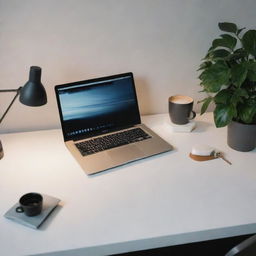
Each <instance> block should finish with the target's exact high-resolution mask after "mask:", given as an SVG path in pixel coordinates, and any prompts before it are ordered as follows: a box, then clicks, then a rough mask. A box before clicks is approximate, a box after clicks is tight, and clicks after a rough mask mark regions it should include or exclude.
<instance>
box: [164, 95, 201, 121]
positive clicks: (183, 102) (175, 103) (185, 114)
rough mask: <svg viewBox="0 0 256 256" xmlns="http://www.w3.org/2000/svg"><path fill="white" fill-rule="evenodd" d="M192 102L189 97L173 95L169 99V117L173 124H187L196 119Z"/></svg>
mask: <svg viewBox="0 0 256 256" xmlns="http://www.w3.org/2000/svg"><path fill="white" fill-rule="evenodd" d="M193 103H194V100H193V99H192V98H191V97H189V96H183V95H175V96H171V97H170V98H169V115H170V118H171V121H172V122H173V123H174V124H187V123H188V122H189V120H191V119H194V118H195V117H196V113H195V112H194V111H193V110H192V109H193Z"/></svg>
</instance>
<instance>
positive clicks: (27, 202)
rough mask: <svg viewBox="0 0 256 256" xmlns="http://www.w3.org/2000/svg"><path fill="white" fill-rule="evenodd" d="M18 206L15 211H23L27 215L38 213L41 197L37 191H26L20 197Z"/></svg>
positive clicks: (41, 205)
mask: <svg viewBox="0 0 256 256" xmlns="http://www.w3.org/2000/svg"><path fill="white" fill-rule="evenodd" d="M19 203H20V206H18V207H17V208H16V212H18V213H23V212H24V213H25V214H26V215H27V216H36V215H39V214H40V213H41V211H42V208H43V197H42V195H40V194H38V193H28V194H25V195H23V196H22V197H21V198H20V201H19Z"/></svg>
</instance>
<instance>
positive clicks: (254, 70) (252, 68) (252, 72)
mask: <svg viewBox="0 0 256 256" xmlns="http://www.w3.org/2000/svg"><path fill="white" fill-rule="evenodd" d="M247 68H248V74H247V77H248V79H249V80H250V81H253V82H256V62H249V63H248V66H247Z"/></svg>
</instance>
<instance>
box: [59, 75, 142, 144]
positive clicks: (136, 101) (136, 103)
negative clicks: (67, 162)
mask: <svg viewBox="0 0 256 256" xmlns="http://www.w3.org/2000/svg"><path fill="white" fill-rule="evenodd" d="M126 76H129V77H131V81H132V89H133V93H134V98H135V105H136V111H137V117H136V119H137V120H136V122H134V123H132V124H131V125H137V124H140V123H141V119H140V111H139V105H138V99H137V93H136V89H135V83H134V78H133V73H132V72H127V73H121V74H117V75H111V76H104V77H99V78H93V79H88V80H82V81H77V82H71V83H66V84H60V85H56V86H55V87H54V90H55V95H56V99H57V105H58V111H59V117H60V122H61V127H62V134H63V138H64V141H68V140H77V139H79V137H81V135H73V136H67V134H66V133H65V124H64V123H65V122H64V119H63V115H62V111H61V103H60V97H59V91H58V90H59V89H65V88H67V87H72V86H74V87H75V86H77V85H82V84H85V85H86V84H90V83H97V82H99V86H101V84H102V82H103V81H105V80H111V79H118V78H122V77H126ZM96 86H97V85H96ZM121 128H122V127H119V129H121ZM123 128H125V127H123ZM116 129H117V127H115V128H114V129H108V130H106V129H102V130H99V131H97V132H95V133H91V134H86V135H85V134H83V135H82V136H83V137H84V138H86V137H92V136H95V135H99V134H102V133H107V132H111V131H113V130H116Z"/></svg>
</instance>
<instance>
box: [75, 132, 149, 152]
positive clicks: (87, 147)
mask: <svg viewBox="0 0 256 256" xmlns="http://www.w3.org/2000/svg"><path fill="white" fill-rule="evenodd" d="M149 138H151V136H150V135H148V134H147V133H146V132H144V131H143V130H142V129H141V128H134V129H130V130H126V131H123V132H118V133H113V134H110V135H105V136H102V137H98V138H95V139H91V140H86V141H82V142H79V143H76V144H75V145H76V147H77V148H78V150H79V151H80V153H81V154H82V155H83V156H87V155H91V154H94V153H97V152H100V151H104V150H107V149H111V148H115V147H119V146H122V145H126V144H130V143H134V142H138V141H142V140H146V139H149Z"/></svg>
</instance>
